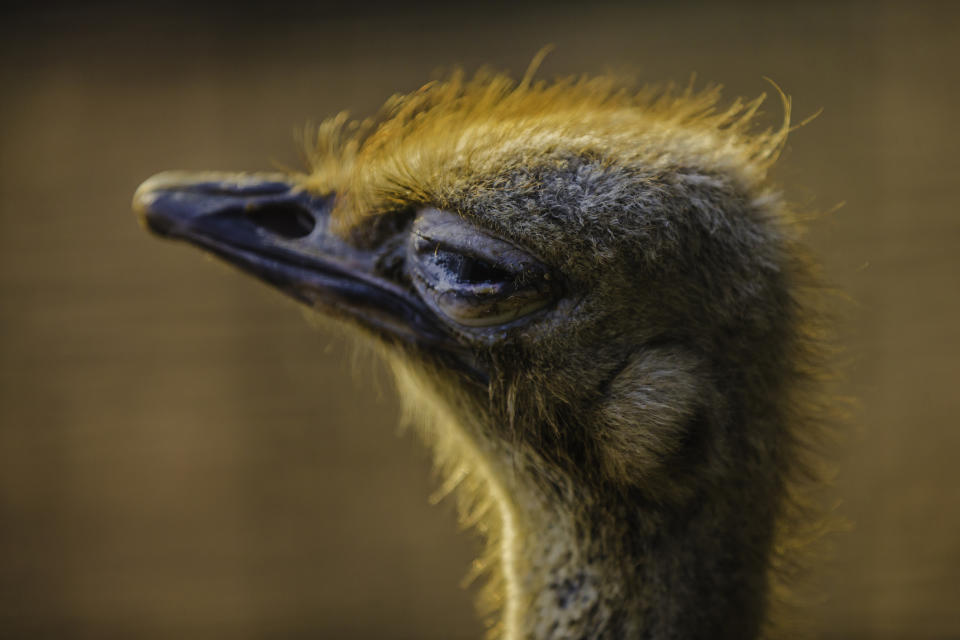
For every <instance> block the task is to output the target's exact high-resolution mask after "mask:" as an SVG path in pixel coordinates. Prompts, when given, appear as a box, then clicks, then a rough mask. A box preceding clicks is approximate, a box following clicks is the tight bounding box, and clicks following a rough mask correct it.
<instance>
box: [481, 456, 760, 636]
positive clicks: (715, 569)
mask: <svg viewBox="0 0 960 640" xmlns="http://www.w3.org/2000/svg"><path fill="white" fill-rule="evenodd" d="M526 480H529V478H525V477H524V476H522V475H513V477H512V478H509V477H508V478H505V479H504V484H505V487H506V489H507V490H506V491H502V492H498V493H499V496H500V497H501V498H503V497H505V496H510V498H509V503H508V504H501V505H500V508H501V509H500V510H501V512H508V513H510V514H511V518H512V527H513V529H514V531H513V535H512V536H509V537H504V538H503V539H502V541H501V549H500V553H501V561H502V562H503V570H504V572H506V573H509V572H513V573H514V575H512V576H509V575H507V576H506V578H507V581H508V582H512V583H513V584H514V585H515V591H516V593H514V594H513V597H514V599H515V602H514V603H513V605H514V609H513V610H512V611H510V610H507V611H505V614H506V615H514V616H516V619H515V620H512V621H511V620H505V622H506V624H505V630H506V631H507V634H506V635H507V640H520V639H523V640H547V639H551V640H554V639H555V640H559V639H561V638H650V639H658V638H664V639H665V638H680V639H684V640H686V639H691V640H692V639H696V638H713V639H717V638H736V639H738V640H742V639H745V638H754V637H756V636H757V635H758V633H759V629H760V625H761V621H762V618H763V612H764V608H765V602H764V599H765V598H764V594H765V591H766V553H765V550H766V549H767V548H768V547H769V543H768V540H769V533H768V531H767V532H761V531H760V530H764V529H766V528H765V527H763V526H762V523H761V525H760V526H758V523H757V522H756V520H755V519H754V517H753V516H754V515H758V514H757V509H756V508H749V509H748V505H745V504H740V505H731V504H723V503H718V502H717V501H716V500H717V498H718V496H717V495H715V494H714V495H700V496H694V497H693V498H692V499H691V500H689V501H687V502H686V503H685V504H684V506H682V507H680V508H666V507H663V506H658V505H654V504H652V503H649V502H647V501H644V500H643V499H640V498H638V497H636V496H631V495H629V494H619V495H616V496H612V495H608V496H599V495H595V494H594V495H588V494H585V493H583V492H582V491H573V490H571V488H569V487H563V486H562V485H561V484H558V483H555V482H551V483H550V484H551V485H552V486H553V488H554V489H556V490H557V493H556V494H554V495H550V496H546V495H544V493H543V491H542V490H540V489H539V488H536V489H535V488H533V484H532V483H530V482H527V481H526ZM536 484H538V485H539V482H537V483H536ZM755 506H756V505H754V507H755ZM761 510H762V509H761Z"/></svg>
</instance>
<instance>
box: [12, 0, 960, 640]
mask: <svg viewBox="0 0 960 640" xmlns="http://www.w3.org/2000/svg"><path fill="white" fill-rule="evenodd" d="M955 6H956V5H953V4H948V3H939V4H934V3H912V4H907V3H895V2H886V3H854V4H834V3H822V4H820V3H809V2H808V3H798V4H796V5H794V6H790V5H786V4H783V5H780V4H777V3H770V4H768V5H767V4H759V3H758V4H705V5H699V4H691V3H680V4H672V3H662V2H658V3H649V4H646V5H644V4H637V5H633V4H626V3H624V4H621V5H590V6H589V8H588V6H587V3H569V4H563V3H561V4H555V3H546V2H545V3H542V4H540V5H536V6H527V7H521V6H519V5H515V4H509V5H508V4H495V5H484V6H476V7H472V8H469V9H452V8H443V7H439V6H438V7H432V8H415V7H412V6H404V3H395V4H394V5H384V4H369V3H356V6H338V7H334V8H331V7H326V6H322V5H311V6H309V7H307V6H295V7H290V6H280V5H276V6H273V7H266V8H264V7H260V8H243V7H242V6H238V5H229V6H228V5H221V6H219V7H218V6H215V5H214V6H207V5H202V6H198V5H196V4H193V5H191V4H169V3H168V4H159V5H151V6H150V7H149V8H143V9H136V10H135V9H131V8H123V7H122V6H120V5H109V4H99V5H92V6H87V7H85V8H76V7H73V6H72V5H59V6H54V7H52V8H51V7H49V6H48V7H47V8H44V9H30V8H26V6H24V7H22V8H20V9H18V10H8V13H7V14H6V15H4V16H3V18H2V20H0V21H2V23H3V24H2V26H0V36H2V42H0V87H2V99H0V136H2V138H0V637H3V638H8V637H9V638H31V637H58V638H74V637H97V638H103V637H129V638H173V637H203V638H263V637H282V638H287V637H289V638H295V637H311V638H345V639H350V638H356V639H363V638H438V639H439V638H479V637H480V634H481V626H480V624H479V623H478V622H476V621H475V618H474V616H473V610H472V600H471V593H470V592H469V591H467V590H463V589H461V588H459V587H458V586H457V585H458V583H459V582H460V580H461V579H462V577H463V576H464V575H465V574H466V572H467V569H468V564H469V562H470V560H471V558H472V554H473V552H474V551H475V548H476V543H475V542H474V540H473V538H472V536H471V534H466V533H462V532H460V533H458V532H457V527H456V524H455V516H454V514H453V508H452V506H451V505H450V504H447V503H443V504H441V505H440V506H438V507H431V506H429V505H428V502H427V496H428V494H429V493H430V492H431V490H432V488H433V487H434V485H435V482H434V479H433V478H432V476H431V472H430V466H429V460H428V458H427V455H426V453H425V452H424V451H423V450H422V449H421V448H420V446H419V445H418V443H416V442H415V441H414V439H413V438H412V437H411V436H410V435H409V434H408V435H398V433H397V428H396V424H397V420H396V417H395V413H396V411H395V409H396V402H395V399H394V397H393V392H392V389H391V386H390V384H389V382H388V379H387V377H386V375H384V374H383V372H382V371H381V370H380V368H379V366H378V365H377V364H376V363H372V362H367V361H363V362H361V364H360V366H359V372H360V373H359V376H352V375H350V373H349V371H350V370H351V364H350V354H351V352H352V351H351V349H350V348H349V347H347V346H345V345H343V344H341V343H340V342H339V340H338V339H337V338H336V337H335V336H328V335H325V334H323V333H322V332H318V331H316V330H314V329H312V328H310V327H309V326H307V323H306V322H304V321H303V318H302V317H301V314H300V313H299V312H298V311H297V309H296V308H295V306H294V305H293V304H292V303H290V302H287V301H286V300H285V299H282V298H281V297H280V296H279V295H277V294H275V293H273V292H271V291H268V290H267V288H266V287H263V286H261V285H259V284H257V283H255V282H253V281H252V280H249V279H247V278H244V277H241V276H240V275H238V274H237V273H234V272H232V271H231V270H229V269H227V268H225V267H221V266H220V265H217V264H214V263H213V262H212V261H210V260H208V259H205V258H204V257H202V256H201V255H200V254H199V252H197V251H194V250H191V249H189V248H187V247H185V246H175V245H171V244H166V243H160V242H158V241H156V240H154V239H153V238H150V237H148V236H147V234H145V233H144V232H143V231H142V230H141V229H140V228H139V227H138V226H137V225H136V223H135V221H134V218H133V216H132V215H131V213H130V207H129V203H130V198H131V195H132V194H133V191H134V189H135V188H136V186H137V184H138V183H139V182H140V181H141V180H143V179H144V178H146V177H147V176H149V175H150V174H152V173H154V172H156V171H159V170H162V169H168V168H182V169H209V168H216V169H269V168H271V166H272V164H271V162H272V161H277V162H280V163H284V164H287V165H293V166H299V164H300V161H299V159H298V155H297V148H296V145H295V144H294V143H293V139H292V135H291V133H292V131H293V130H294V128H295V127H297V126H300V125H303V124H304V123H306V122H307V121H310V120H312V121H317V120H319V119H320V118H322V117H324V116H326V115H330V114H333V113H335V112H337V111H339V110H341V109H345V108H348V109H351V110H352V111H353V112H354V113H356V114H359V115H364V114H368V113H370V112H371V111H373V110H374V109H375V108H376V107H377V106H378V105H379V104H380V103H381V102H382V101H383V100H384V99H385V98H386V97H387V96H388V95H390V94H391V93H393V92H395V91H409V90H412V89H414V88H416V87H418V86H420V84H422V83H423V82H424V81H426V80H428V79H429V78H430V77H432V75H433V74H434V72H435V71H436V70H437V69H443V68H447V69H449V68H450V67H451V66H453V65H462V66H464V67H465V68H467V69H468V70H472V69H475V68H477V67H478V66H479V65H481V64H490V65H493V66H494V67H497V68H502V69H507V70H512V71H513V72H514V73H521V72H522V71H523V69H524V68H525V67H526V65H527V63H528V61H529V60H530V59H531V58H532V56H533V54H534V53H535V52H536V51H537V50H538V49H539V48H540V47H541V46H543V45H544V44H547V43H554V44H555V45H556V50H555V52H554V53H552V54H551V55H550V56H549V57H548V58H547V60H546V62H545V64H544V65H543V70H542V72H541V76H544V77H549V76H552V75H555V74H559V73H580V72H597V71H603V70H605V69H614V70H635V71H637V72H638V75H639V77H640V78H641V79H644V80H654V81H661V80H671V79H672V80H677V81H679V82H681V83H682V82H686V81H687V79H688V78H689V76H690V74H691V72H697V74H698V77H699V78H701V79H702V80H703V81H707V80H709V81H718V82H722V83H724V84H725V85H726V87H727V93H728V95H729V96H731V97H732V96H735V95H740V94H745V95H755V94H757V93H759V92H762V91H769V86H768V85H767V84H766V83H765V82H764V81H763V80H762V77H763V76H769V77H771V78H773V79H775V80H776V81H777V82H778V83H779V84H780V85H781V86H782V87H784V89H785V90H786V91H787V92H788V93H790V94H792V95H793V96H794V100H795V102H794V106H795V109H796V111H795V113H796V114H797V115H798V116H799V118H803V117H805V116H807V115H809V114H811V113H813V112H814V111H816V110H817V109H820V108H823V110H824V113H823V115H822V116H820V117H819V118H818V119H816V120H815V121H814V122H813V123H812V124H810V125H809V126H807V127H804V128H803V129H802V130H800V131H798V132H796V133H795V134H794V135H793V137H792V138H791V141H790V143H789V146H788V148H787V150H786V152H785V154H784V156H783V158H782V160H781V162H780V165H779V167H778V169H777V179H778V180H779V181H781V182H782V183H783V184H785V185H786V190H787V192H788V193H789V195H790V196H791V197H792V198H793V199H794V200H795V201H797V202H800V203H801V204H802V205H803V206H804V207H805V208H807V209H809V210H818V211H826V210H829V209H831V208H833V207H834V206H835V205H836V204H838V203H840V202H841V201H845V202H846V204H845V206H843V207H842V208H841V209H839V211H838V212H836V213H834V214H831V215H828V216H826V217H824V218H823V219H822V220H821V221H820V222H818V223H817V224H816V225H815V228H814V230H813V232H812V235H811V238H810V243H811V244H812V245H813V247H814V249H815V250H816V251H817V253H818V254H819V255H820V256H821V257H822V261H823V263H824V264H825V267H826V274H827V277H828V278H829V280H830V281H832V282H834V283H836V284H837V285H838V286H839V287H840V288H841V289H842V290H844V291H845V292H846V293H847V295H848V297H849V300H847V301H842V300H840V301H838V305H837V310H836V311H837V313H838V316H839V317H840V318H841V319H842V322H841V326H840V333H841V337H842V341H843V342H844V344H845V346H846V348H847V351H846V356H845V360H846V361H848V362H849V365H848V366H847V381H846V382H844V383H843V384H842V385H841V388H840V389H838V391H839V392H842V393H845V394H848V395H853V396H856V397H857V398H858V399H859V402H860V404H861V409H859V411H858V412H857V414H856V417H855V420H854V424H853V425H852V427H851V429H850V435H849V437H848V440H847V443H846V444H845V445H844V446H843V447H842V448H840V449H839V450H837V451H836V452H835V454H836V458H837V462H838V464H837V466H838V469H839V476H838V479H837V482H836V488H835V495H836V499H837V500H838V501H839V505H840V506H839V511H840V513H842V514H843V515H844V516H846V517H847V518H848V519H849V520H850V521H851V522H852V529H851V531H850V532H849V533H846V534H843V535H841V536H839V537H838V538H837V539H836V542H835V546H836V554H835V560H834V561H833V562H832V563H831V564H829V565H825V566H824V567H821V568H818V569H817V571H816V572H815V574H814V576H813V579H814V581H815V583H816V584H817V585H819V586H818V590H819V591H820V592H821V593H822V594H823V601H822V602H821V603H819V604H817V605H815V606H812V607H811V608H810V610H809V616H810V617H811V618H812V619H813V624H814V626H815V628H816V629H818V630H819V632H820V636H821V637H823V638H951V637H952V638H957V637H960V509H958V507H960V463H958V454H960V449H958V444H960V429H958V428H957V426H958V425H957V415H958V413H960V393H958V392H957V390H956V386H957V382H958V380H960V376H958V362H960V357H958V356H960V295H958V293H960V286H958V285H960V256H958V251H960V217H958V214H957V205H958V198H957V196H956V189H957V188H958V185H957V173H958V169H960V163H958V161H957V154H958V149H960V135H958V133H957V129H958V124H957V122H958V113H960V89H958V84H957V61H958V59H960V44H958V37H957V36H958V33H960V13H958V11H957V10H956V9H954V7H955ZM778 116H779V106H778V105H777V103H776V101H775V100H774V101H772V102H771V103H769V104H768V114H767V117H768V118H770V121H771V122H773V121H774V120H775V119H776V118H777V117H778ZM356 378H359V380H357V379H356ZM371 380H373V381H374V382H371Z"/></svg>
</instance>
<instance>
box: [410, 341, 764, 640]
mask: <svg viewBox="0 0 960 640" xmlns="http://www.w3.org/2000/svg"><path fill="white" fill-rule="evenodd" d="M391 362H392V364H393V365H394V370H395V373H396V374H397V381H398V386H399V389H400V393H401V398H403V400H404V407H405V408H406V420H407V421H408V422H411V423H413V424H416V425H417V426H418V427H419V428H420V431H421V435H422V437H423V438H424V439H425V441H426V442H427V443H428V444H430V445H431V447H432V448H433V450H434V453H435V456H436V460H437V464H438V466H439V467H440V469H441V470H442V471H443V472H444V473H445V475H446V476H447V478H448V480H447V482H445V483H444V486H443V487H442V488H441V490H440V491H439V492H438V496H440V495H445V494H446V493H449V492H450V491H453V490H456V493H457V495H458V500H459V502H460V506H461V510H462V512H463V514H464V520H465V521H467V523H468V524H470V525H474V526H476V527H477V528H478V529H479V530H480V531H481V532H482V533H484V534H485V536H486V538H487V540H488V545H489V549H488V552H487V554H486V557H485V558H482V559H481V560H479V561H478V562H477V563H476V567H479V568H481V569H484V568H485V569H488V570H490V571H491V573H492V579H491V582H490V584H489V586H488V593H487V594H486V596H485V598H484V599H485V600H487V605H488V606H493V607H496V608H498V609H499V611H500V614H501V616H502V619H501V621H500V624H499V625H497V627H496V629H497V630H499V632H500V633H499V636H501V637H502V638H503V640H561V639H574V638H575V639H584V640H586V639H600V638H610V639H621V638H624V639H626V638H643V639H648V640H658V639H667V638H671V639H677V640H696V639H699V638H710V639H712V640H723V639H725V638H729V639H731V640H732V639H736V640H748V639H751V638H755V637H757V636H758V635H759V633H760V630H761V628H762V625H763V622H764V617H765V612H766V604H767V603H766V593H767V587H768V584H767V582H768V580H767V567H768V563H769V556H770V548H771V539H772V531H773V522H774V515H775V505H776V504H777V498H778V495H779V491H778V490H776V489H775V488H774V487H772V486H771V485H772V484H774V483H773V482H772V480H771V482H764V479H763V478H761V477H757V476H755V475H752V474H751V473H750V472H744V473H743V474H742V475H736V474H726V475H725V474H721V475H720V476H719V477H717V476H714V477H712V478H711V479H710V481H703V482H698V483H695V484H694V486H693V487H692V488H691V489H690V491H688V492H687V493H686V494H685V495H684V497H683V498H682V499H677V500H670V501H658V500H655V499H652V498H650V497H649V496H651V495H656V493H657V492H656V491H651V490H649V488H648V490H647V491H646V492H643V491H641V490H639V489H637V490H632V491H630V490H615V491H604V490H599V489H597V488H595V487H594V488H589V487H586V486H585V485H584V483H578V482H575V481H573V480H571V479H570V478H569V477H567V476H565V475H564V474H562V473H559V472H551V471H550V469H551V466H550V465H548V464H546V463H544V462H543V461H542V460H540V459H539V457H538V456H537V454H536V452H535V451H530V450H527V451H518V450H517V449H515V448H511V449H506V448H504V447H503V444H502V442H501V444H500V445H496V444H494V441H493V440H491V439H490V438H486V437H483V435H482V434H483V425H480V424H475V423H474V422H473V421H474V420H475V418H476V416H477V415H479V412H478V411H476V409H475V408H474V406H473V405H471V403H470V400H469V399H468V398H464V397H461V398H456V397H452V398H451V397H448V396H445V395H444V394H438V393H436V389H437V387H438V385H437V383H436V381H434V380H433V379H431V378H424V377H422V376H420V375H418V372H416V371H414V370H411V369H409V368H407V367H406V365H405V364H404V363H403V362H402V361H400V360H396V359H394V360H392V361H391ZM458 407H459V408H458Z"/></svg>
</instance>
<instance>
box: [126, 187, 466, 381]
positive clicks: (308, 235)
mask: <svg viewBox="0 0 960 640" xmlns="http://www.w3.org/2000/svg"><path fill="white" fill-rule="evenodd" d="M332 203H333V198H332V196H316V195H311V194H309V193H307V192H305V191H304V190H303V189H301V188H300V187H298V186H297V185H296V184H295V183H294V182H292V181H291V180H290V179H289V178H287V177H286V176H283V175H281V174H226V173H195V174H192V173H185V172H165V173H161V174H158V175H156V176H154V177H152V178H150V179H149V180H147V181H146V182H144V183H143V184H142V185H140V188H139V189H137V192H136V195H135V196H134V198H133V208H134V211H136V212H137V214H138V215H139V216H140V219H141V220H142V221H143V223H144V224H145V226H146V227H147V228H148V229H150V230H151V231H152V232H154V233H156V234H157V235H159V236H163V237H166V238H175V239H180V240H186V241H187V242H189V243H191V244H194V245H196V246H198V247H200V248H202V249H205V250H206V251H209V252H210V253H213V254H215V255H217V256H219V257H220V258H222V259H224V260H226V261H227V262H229V263H231V264H233V265H235V266H237V267H239V268H240V269H242V270H243V271H246V272H247V273H250V274H252V275H254V276H256V277H257V278H259V279H261V280H264V281H265V282H268V283H269V284H271V285H273V286H274V287H276V288H278V289H280V290H281V291H283V292H284V293H286V294H287V295H289V296H292V297H293V298H295V299H297V300H299V301H300V302H302V303H304V304H306V305H308V306H310V307H312V308H315V309H317V310H319V311H322V312H324V313H326V314H327V315H333V316H339V317H343V318H346V319H349V320H351V321H353V322H354V323H358V324H360V325H362V326H364V327H366V328H367V329H370V330H373V331H374V332H375V333H377V334H378V335H380V337H381V338H383V339H386V340H387V341H389V342H396V341H400V342H403V343H407V344H410V345H413V346H416V347H419V348H421V349H423V350H426V351H429V352H433V353H437V354H438V355H442V354H443V353H446V354H447V355H455V356H457V359H458V360H459V361H460V362H461V364H467V362H464V360H465V359H466V360H469V357H468V356H467V354H466V353H464V350H463V347H462V346H461V345H460V344H459V343H458V342H456V340H455V339H454V338H453V337H452V336H450V335H449V334H448V333H447V332H446V331H445V330H444V329H443V327H442V325H441V324H440V323H439V322H438V321H437V320H436V318H435V316H434V315H433V314H432V313H431V312H430V311H429V310H428V309H427V308H426V306H425V305H424V304H423V303H422V301H421V300H420V298H419V297H417V296H416V295H415V294H414V293H412V292H411V291H410V290H409V289H407V288H406V287H405V286H403V285H402V283H399V282H395V281H392V280H390V279H389V278H388V277H387V276H385V275H382V274H379V273H378V270H377V265H378V264H380V263H381V262H382V261H383V260H382V258H383V253H384V252H385V251H387V249H385V248H374V249H369V250H366V249H359V248H356V247H354V246H352V245H351V244H350V243H348V242H346V241H344V240H341V239H340V238H338V237H336V236H334V235H333V234H331V232H330V230H329V220H330V210H331V206H332ZM387 244H388V245H389V244H390V243H387ZM395 244H396V243H393V246H395Z"/></svg>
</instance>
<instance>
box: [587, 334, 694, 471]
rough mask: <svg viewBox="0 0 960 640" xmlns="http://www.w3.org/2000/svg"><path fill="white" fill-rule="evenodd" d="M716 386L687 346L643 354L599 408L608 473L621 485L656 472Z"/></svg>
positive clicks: (599, 438) (602, 455)
mask: <svg viewBox="0 0 960 640" xmlns="http://www.w3.org/2000/svg"><path fill="white" fill-rule="evenodd" d="M711 386H712V385H711V384H710V383H709V380H708V379H707V378H706V376H705V375H704V373H703V363H702V361H701V359H700V358H699V357H697V356H695V355H694V354H692V353H690V352H688V351H686V350H684V349H682V348H679V347H672V346H671V347H655V348H652V349H647V350H644V351H641V352H639V353H637V354H636V355H635V356H634V357H633V359H632V360H631V361H630V362H629V363H628V364H627V366H626V367H624V368H623V370H622V371H621V372H620V373H619V375H617V377H616V378H614V380H613V382H612V383H611V385H610V389H609V392H608V394H607V397H606V398H605V399H604V401H603V402H602V404H601V406H600V408H599V409H598V415H597V417H598V420H597V424H598V425H599V427H598V429H599V431H598V432H597V434H596V438H597V442H598V444H599V450H600V458H601V460H602V465H603V470H604V472H605V475H606V476H607V477H608V478H609V479H610V480H613V481H614V482H616V483H617V484H628V483H638V482H639V483H642V482H643V480H644V479H645V478H650V477H652V476H654V475H655V474H656V473H657V472H658V471H659V470H660V468H661V467H662V466H663V463H664V461H665V460H666V459H667V458H669V456H670V455H671V454H672V453H674V452H675V451H677V450H678V449H679V447H680V446H681V444H682V443H683V441H684V437H685V435H686V433H685V430H686V428H687V427H688V426H689V424H690V423H691V421H692V419H693V417H694V416H695V414H696V413H697V411H698V409H699V408H700V407H701V406H703V403H704V402H706V401H708V400H706V399H705V398H706V397H707V396H710V395H712V394H711V393H709V391H710V389H709V387H711Z"/></svg>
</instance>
